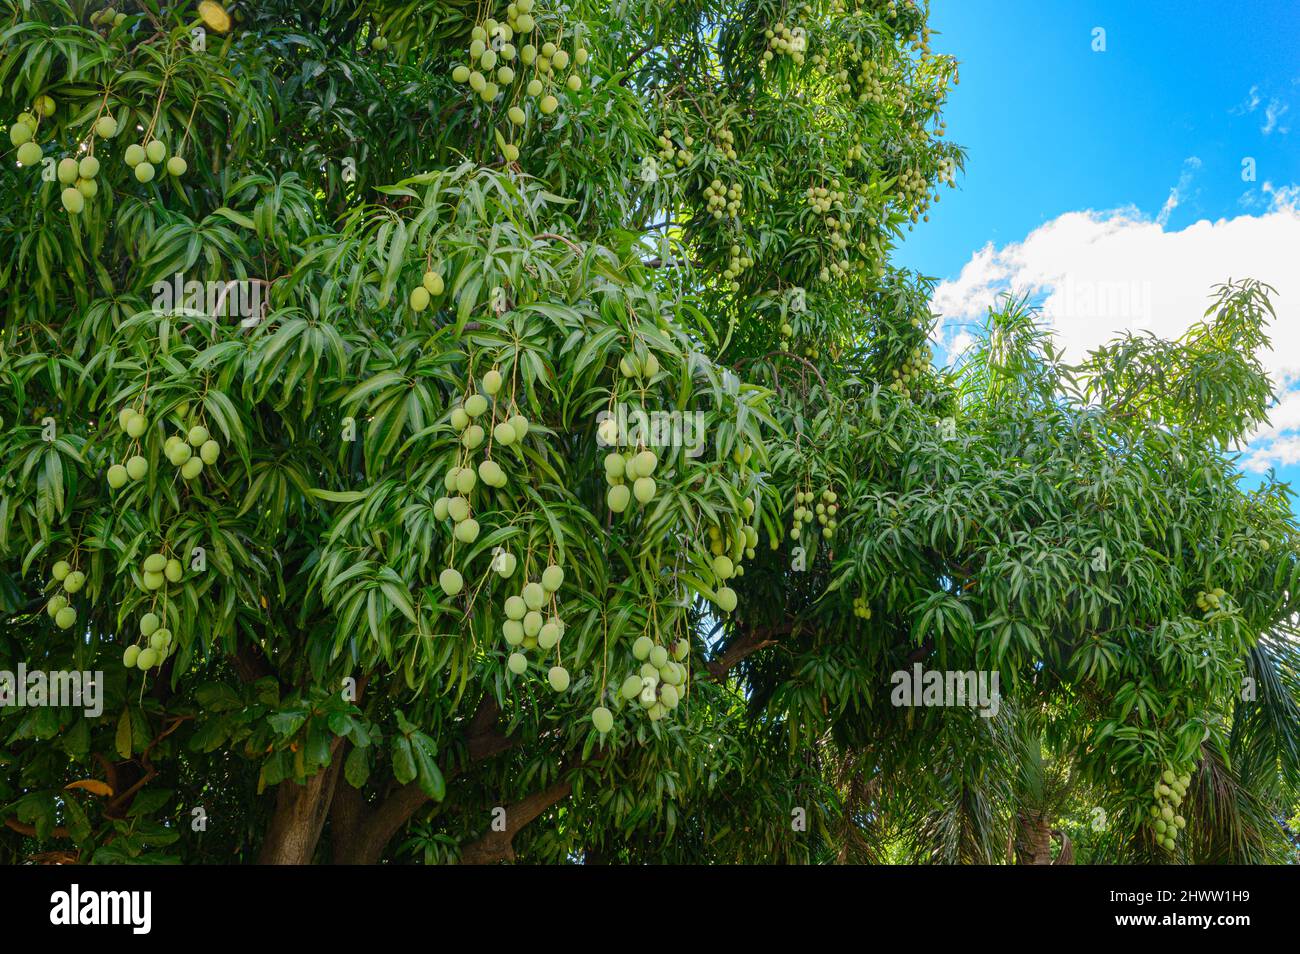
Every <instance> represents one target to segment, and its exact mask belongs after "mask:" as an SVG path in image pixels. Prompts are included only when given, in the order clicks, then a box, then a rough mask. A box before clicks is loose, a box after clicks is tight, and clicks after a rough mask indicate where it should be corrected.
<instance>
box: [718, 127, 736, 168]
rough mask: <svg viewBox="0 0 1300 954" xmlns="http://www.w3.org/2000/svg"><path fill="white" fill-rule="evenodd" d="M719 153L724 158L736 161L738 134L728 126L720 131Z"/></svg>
mask: <svg viewBox="0 0 1300 954" xmlns="http://www.w3.org/2000/svg"><path fill="white" fill-rule="evenodd" d="M718 152H720V153H721V154H722V158H724V159H729V160H730V161H732V162H735V161H736V134H735V133H733V132H732V131H731V130H730V129H728V128H727V127H726V126H723V127H722V128H721V129H719V130H718Z"/></svg>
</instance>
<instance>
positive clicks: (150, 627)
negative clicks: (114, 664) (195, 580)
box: [122, 554, 179, 670]
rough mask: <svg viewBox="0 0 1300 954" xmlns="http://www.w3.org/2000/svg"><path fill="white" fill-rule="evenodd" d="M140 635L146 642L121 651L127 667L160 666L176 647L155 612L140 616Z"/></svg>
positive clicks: (148, 667) (143, 668)
mask: <svg viewBox="0 0 1300 954" xmlns="http://www.w3.org/2000/svg"><path fill="white" fill-rule="evenodd" d="M157 555H158V554H154V556H157ZM178 579H179V577H178ZM140 636H141V638H143V639H145V640H147V642H145V643H143V644H136V643H133V644H131V645H130V646H128V647H126V649H125V650H124V651H123V652H122V665H123V666H125V667H126V668H127V669H141V670H149V669H153V668H154V667H155V666H161V665H162V664H163V663H164V662H166V661H167V657H168V656H170V655H171V654H172V653H173V652H174V651H175V649H176V643H175V640H174V639H173V638H172V633H171V630H169V629H167V628H166V627H165V626H163V625H162V622H161V620H159V619H158V614H157V613H153V612H149V613H145V614H144V615H143V616H141V617H140Z"/></svg>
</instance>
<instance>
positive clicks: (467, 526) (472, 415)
mask: <svg viewBox="0 0 1300 954" xmlns="http://www.w3.org/2000/svg"><path fill="white" fill-rule="evenodd" d="M504 383H505V382H504V379H503V378H502V376H501V372H500V371H498V370H497V369H496V368H492V369H490V370H489V371H488V372H487V373H486V374H484V375H483V380H482V383H481V387H482V393H479V392H477V391H476V392H475V393H473V394H471V395H470V396H469V397H467V398H465V400H464V401H463V402H461V403H460V404H459V405H457V406H456V407H453V408H452V409H451V413H450V415H449V417H450V423H451V427H452V430H453V431H455V432H456V433H457V434H459V435H460V443H461V446H462V447H463V448H464V451H465V454H464V456H462V458H461V460H462V463H461V464H458V465H456V466H453V467H451V468H450V469H449V470H448V471H447V473H446V475H445V476H444V477H443V486H444V487H445V488H446V490H447V492H448V493H449V494H455V495H456V496H453V497H439V498H438V499H437V500H436V501H435V502H434V505H433V515H434V517H436V518H437V519H438V520H446V519H447V518H448V517H450V518H451V520H452V523H453V525H454V526H453V529H452V536H454V537H455V538H456V540H457V541H459V542H460V543H465V544H470V543H473V542H474V541H475V540H477V539H478V535H479V524H478V521H477V520H475V519H474V518H473V517H472V516H470V512H471V508H470V500H469V497H470V494H472V493H473V492H474V488H475V487H477V486H478V483H479V481H480V480H481V481H482V482H483V485H484V486H486V487H491V488H493V489H497V490H499V489H501V488H503V487H505V486H506V485H507V484H508V483H509V478H507V476H506V472H505V469H504V468H503V467H502V466H501V465H500V464H499V463H497V462H496V461H495V460H493V459H492V457H491V446H490V445H489V449H488V456H486V457H485V458H484V459H483V460H481V461H479V463H478V466H477V468H475V467H473V466H470V464H469V458H468V455H469V453H470V452H473V451H476V450H478V448H479V447H481V446H483V443H484V441H485V440H487V433H488V432H487V429H486V428H484V426H483V425H482V424H479V423H477V422H478V420H479V419H480V418H481V417H483V415H484V414H486V413H487V412H488V409H489V407H492V406H491V405H490V404H489V402H488V398H490V397H491V398H495V397H496V395H497V394H499V393H500V391H501V387H502V385H503V384H504ZM501 409H502V405H501V404H500V403H498V404H497V405H496V406H495V407H493V408H492V414H493V418H492V419H493V420H495V421H496V423H495V425H494V426H492V441H493V443H495V444H499V445H501V446H502V447H510V446H513V445H515V444H518V443H519V442H521V441H522V440H523V439H524V438H525V437H527V436H528V430H529V427H530V425H529V422H528V418H526V417H524V416H523V415H522V414H519V413H515V414H513V415H510V416H509V417H507V416H505V414H504V412H503V413H502V415H501V417H500V418H499V419H498V418H497V411H498V410H501ZM489 423H490V422H489ZM503 568H506V569H505V572H502V573H501V575H502V576H503V577H508V576H510V574H511V573H513V572H514V568H515V558H514V556H512V555H510V554H504V555H503V557H502V558H501V559H500V560H499V561H498V563H497V565H496V566H495V569H497V570H498V572H501V571H502V569H503ZM438 583H439V585H440V586H441V587H442V590H443V592H444V593H446V594H447V595H448V596H455V595H456V594H458V593H459V592H460V591H461V589H462V588H463V587H464V583H465V581H464V578H463V577H462V576H461V574H460V571H459V570H457V569H455V568H454V567H447V568H446V569H445V570H443V571H442V573H441V574H439V576H438Z"/></svg>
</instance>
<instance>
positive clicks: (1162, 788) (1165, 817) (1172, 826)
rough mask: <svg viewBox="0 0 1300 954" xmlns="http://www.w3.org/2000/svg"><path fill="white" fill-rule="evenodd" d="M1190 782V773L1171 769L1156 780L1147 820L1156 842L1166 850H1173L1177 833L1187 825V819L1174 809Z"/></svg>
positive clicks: (1182, 797) (1181, 801)
mask: <svg viewBox="0 0 1300 954" xmlns="http://www.w3.org/2000/svg"><path fill="white" fill-rule="evenodd" d="M1191 784H1192V776H1191V774H1190V773H1186V772H1185V773H1183V774H1182V775H1177V774H1175V773H1174V770H1173V769H1165V771H1164V773H1163V774H1162V775H1161V776H1160V779H1159V780H1158V781H1157V782H1156V787H1155V793H1154V795H1155V804H1154V805H1152V806H1151V810H1150V818H1149V819H1148V822H1149V824H1150V825H1151V828H1152V831H1154V832H1155V838H1156V844H1158V845H1159V846H1160V847H1161V848H1164V849H1165V850H1166V851H1173V850H1174V847H1175V845H1176V844H1177V839H1178V833H1179V832H1180V831H1182V830H1183V829H1184V828H1186V827H1187V820H1186V819H1185V818H1183V816H1182V815H1179V814H1177V812H1176V809H1177V808H1178V806H1179V805H1181V804H1182V803H1183V799H1184V797H1186V795H1187V789H1188V788H1189V787H1190V786H1191Z"/></svg>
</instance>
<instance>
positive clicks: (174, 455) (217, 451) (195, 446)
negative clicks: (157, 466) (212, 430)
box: [163, 424, 221, 480]
mask: <svg viewBox="0 0 1300 954" xmlns="http://www.w3.org/2000/svg"><path fill="white" fill-rule="evenodd" d="M163 455H164V456H165V457H166V458H167V459H168V460H169V461H170V462H171V465H172V466H173V467H177V468H179V469H180V472H181V477H182V478H183V479H185V480H194V479H196V478H197V477H198V476H199V474H201V473H203V468H204V466H208V467H211V466H212V465H213V464H215V463H216V462H217V460H218V459H219V458H220V457H221V445H220V444H218V443H217V442H216V441H215V440H213V439H212V435H211V434H209V433H208V429H207V428H206V427H204V426H203V425H202V424H194V425H192V426H191V427H190V428H189V430H187V431H186V432H185V433H184V434H183V435H180V434H172V435H171V436H169V437H168V438H167V440H166V441H164V442H163Z"/></svg>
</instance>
